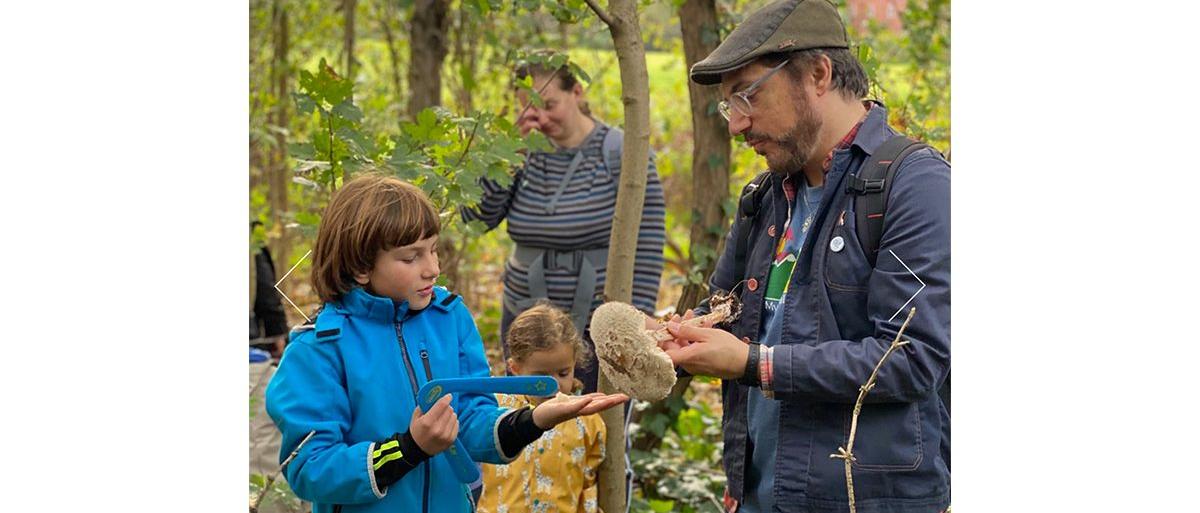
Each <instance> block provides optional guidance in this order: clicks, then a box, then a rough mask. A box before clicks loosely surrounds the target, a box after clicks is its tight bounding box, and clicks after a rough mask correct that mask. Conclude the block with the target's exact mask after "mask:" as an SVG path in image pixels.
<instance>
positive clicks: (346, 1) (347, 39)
mask: <svg viewBox="0 0 1200 513" xmlns="http://www.w3.org/2000/svg"><path fill="white" fill-rule="evenodd" d="M357 3H358V2H357V0H343V1H342V15H343V16H344V17H345V24H344V26H343V29H344V30H343V32H342V49H343V50H345V51H346V78H347V79H349V80H351V81H353V80H354V9H355V6H356V5H357Z"/></svg>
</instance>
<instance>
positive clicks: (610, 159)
mask: <svg viewBox="0 0 1200 513" xmlns="http://www.w3.org/2000/svg"><path fill="white" fill-rule="evenodd" d="M624 144H625V132H623V131H621V129H620V128H617V127H615V126H609V127H608V133H607V134H604V143H603V144H602V145H601V149H600V151H601V152H603V154H604V165H605V167H607V168H608V172H609V173H611V174H614V175H616V174H620V172H621V148H622V147H623V146H624Z"/></svg>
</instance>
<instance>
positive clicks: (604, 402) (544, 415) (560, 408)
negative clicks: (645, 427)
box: [533, 392, 629, 429]
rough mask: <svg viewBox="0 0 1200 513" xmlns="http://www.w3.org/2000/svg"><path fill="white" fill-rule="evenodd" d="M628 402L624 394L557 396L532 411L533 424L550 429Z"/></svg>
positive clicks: (598, 393) (627, 397) (597, 393)
mask: <svg viewBox="0 0 1200 513" xmlns="http://www.w3.org/2000/svg"><path fill="white" fill-rule="evenodd" d="M628 400H629V396H627V395H625V394H611V395H608V394H602V393H600V392H595V393H591V394H587V395H578V396H576V395H563V394H559V395H558V396H557V397H555V398H553V399H549V400H547V401H546V402H544V403H542V404H539V405H537V407H536V408H534V409H533V423H534V424H536V425H537V427H539V428H542V429H550V428H552V427H554V426H557V425H558V424H559V423H561V422H565V421H568V420H571V419H573V418H575V417H581V416H584V415H591V414H593V413H599V412H602V411H604V410H607V409H609V408H611V407H613V406H616V405H618V404H621V403H624V402H625V401H628Z"/></svg>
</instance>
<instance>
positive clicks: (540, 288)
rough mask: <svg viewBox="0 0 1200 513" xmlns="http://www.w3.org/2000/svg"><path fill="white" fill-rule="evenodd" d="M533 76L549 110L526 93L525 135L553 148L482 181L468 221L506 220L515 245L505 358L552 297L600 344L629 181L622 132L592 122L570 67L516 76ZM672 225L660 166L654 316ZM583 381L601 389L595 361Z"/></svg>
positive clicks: (646, 226) (645, 221)
mask: <svg viewBox="0 0 1200 513" xmlns="http://www.w3.org/2000/svg"><path fill="white" fill-rule="evenodd" d="M527 76H532V77H533V87H534V88H535V90H537V91H539V95H540V96H541V98H542V106H541V107H538V106H535V105H533V104H531V103H530V101H529V98H528V96H527V95H526V94H525V92H524V91H518V92H517V100H518V102H519V105H520V106H521V110H520V111H518V115H519V117H518V119H517V124H518V126H519V127H520V129H521V132H522V133H523V134H526V133H528V132H529V131H530V130H538V131H540V132H542V133H543V134H545V135H546V137H547V138H548V139H549V140H550V142H551V143H552V144H553V146H554V149H553V150H552V151H548V152H536V153H532V154H530V155H529V156H528V158H527V159H526V161H525V166H524V167H522V168H520V169H518V170H517V171H516V174H515V176H514V177H513V181H512V184H510V185H509V186H508V187H501V186H499V185H498V184H497V183H495V182H493V181H490V180H483V181H482V183H481V185H482V187H483V198H482V199H481V200H480V202H479V205H478V206H477V207H475V208H470V209H464V210H463V219H465V220H467V221H471V220H479V221H482V222H483V223H484V224H486V225H487V228H488V229H489V230H491V229H493V228H495V227H496V226H498V225H499V224H500V222H501V221H502V220H504V219H506V218H507V219H508V234H509V237H511V238H512V240H513V242H514V243H515V248H514V251H513V254H512V256H511V257H510V258H509V260H508V262H507V264H506V265H505V269H504V301H503V303H504V308H503V315H502V317H501V325H500V333H501V345H503V346H504V357H505V358H506V359H507V358H508V356H509V354H508V345H507V343H505V342H504V338H503V337H504V333H506V332H507V331H508V325H509V324H510V323H511V322H512V319H513V318H515V317H516V316H517V314H520V313H521V312H522V311H524V310H526V309H528V308H529V307H531V306H533V305H534V304H535V303H536V302H537V301H538V300H539V299H549V300H550V302H552V303H553V304H554V305H556V306H558V307H559V308H562V309H564V310H566V311H567V312H568V313H570V314H571V317H572V320H573V321H574V322H575V325H576V328H578V329H579V331H580V332H583V333H585V336H584V338H585V340H586V342H587V344H588V345H589V346H591V345H592V342H591V337H590V336H589V334H587V333H586V328H587V323H588V321H589V320H590V319H591V313H592V311H593V310H594V309H595V308H596V307H597V306H599V305H600V304H601V302H602V301H601V299H600V298H601V295H602V293H603V292H604V278H605V267H606V266H607V259H608V239H609V235H610V232H611V229H612V218H613V212H614V209H615V207H616V199H617V184H618V182H619V180H618V178H619V176H620V161H621V159H620V144H621V132H620V130H618V129H616V128H613V127H610V126H608V125H605V124H604V123H602V122H600V121H598V120H596V119H595V118H593V117H592V116H591V114H590V112H589V111H588V110H587V104H586V102H585V101H584V96H583V87H582V86H581V85H580V84H579V82H578V80H577V79H576V77H575V76H574V75H573V74H572V73H571V72H570V71H569V69H568V67H567V66H566V65H563V66H562V67H560V68H558V69H551V68H548V67H545V66H540V65H537V64H529V65H523V66H520V67H518V68H517V70H516V78H517V79H518V80H523V79H524V78H525V77H527ZM665 217H666V207H665V203H664V200H663V191H662V184H661V183H660V182H659V180H658V172H657V170H656V169H655V166H654V160H653V158H651V160H650V162H649V168H648V175H647V177H646V199H645V203H644V205H643V209H642V222H641V225H640V228H639V232H638V244H637V255H636V260H635V263H634V279H633V304H634V306H636V307H638V309H640V310H642V311H644V312H646V313H648V314H653V312H654V309H655V301H656V300H657V297H658V285H659V280H660V279H661V277H662V269H663V256H662V249H663V244H664V241H665V228H664V223H665ZM576 376H577V377H578V378H579V379H580V381H582V382H583V384H584V392H585V393H589V392H593V391H595V390H596V378H597V374H596V363H595V360H594V359H593V360H592V361H591V363H590V364H589V365H588V366H587V368H579V369H576Z"/></svg>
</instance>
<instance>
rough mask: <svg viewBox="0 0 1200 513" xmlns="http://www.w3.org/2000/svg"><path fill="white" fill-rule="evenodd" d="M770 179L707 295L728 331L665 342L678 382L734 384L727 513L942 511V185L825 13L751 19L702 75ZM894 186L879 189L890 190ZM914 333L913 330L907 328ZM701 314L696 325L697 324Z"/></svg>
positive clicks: (684, 330)
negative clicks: (720, 305)
mask: <svg viewBox="0 0 1200 513" xmlns="http://www.w3.org/2000/svg"><path fill="white" fill-rule="evenodd" d="M691 78H692V80H694V81H696V82H698V83H700V84H711V85H719V86H720V90H721V95H722V96H723V97H724V98H725V100H724V101H722V102H721V104H720V106H719V107H720V109H719V110H720V112H721V114H722V115H723V116H725V118H726V119H727V120H728V121H729V132H730V133H731V134H734V135H742V136H744V137H745V141H746V143H747V144H749V145H750V146H752V147H753V148H754V150H755V152H757V153H758V154H759V155H762V156H763V158H764V159H765V160H766V164H767V166H768V168H769V172H766V173H763V174H762V175H760V176H759V177H758V178H756V179H755V180H754V181H753V182H752V183H751V184H749V185H747V187H746V188H745V189H744V190H743V193H742V196H741V201H740V206H739V211H738V214H737V216H736V217H735V220H734V223H733V226H732V227H731V229H730V232H729V234H728V236H727V238H726V243H725V249H724V253H723V254H722V255H721V257H720V259H719V260H718V263H717V268H716V270H715V272H714V273H713V276H712V278H711V280H710V282H709V284H710V287H711V288H712V289H713V292H714V293H715V292H733V293H737V294H738V295H739V296H740V298H741V301H742V314H741V315H740V317H739V318H738V319H737V320H736V321H735V322H734V323H733V325H732V327H731V328H730V330H729V331H725V330H721V329H714V328H703V327H689V326H681V325H679V324H678V323H676V322H672V323H669V329H670V330H671V331H672V333H674V334H675V336H676V339H675V340H674V341H671V342H667V343H664V344H663V348H664V349H666V350H667V352H668V354H669V355H670V356H671V358H672V360H674V362H675V363H676V365H678V366H680V367H682V368H683V369H685V370H687V371H689V372H692V373H695V374H704V375H710V376H717V377H720V378H722V379H723V381H722V395H723V404H724V418H723V419H722V422H723V425H724V426H723V427H724V437H725V447H724V451H725V453H724V467H725V473H726V476H727V477H728V485H727V486H728V487H727V493H726V500H725V502H726V506H727V507H728V508H729V509H730V510H731V511H732V510H736V511H739V512H751V513H758V512H764V513H766V512H816V513H826V512H842V511H848V510H849V506H848V499H849V497H848V492H847V489H846V474H845V467H844V465H845V463H844V460H842V459H838V458H831V455H833V454H837V453H839V448H840V447H845V446H846V445H847V437H848V435H849V433H850V426H851V414H852V410H853V406H854V403H855V400H856V399H857V397H858V394H859V389H860V387H862V386H863V385H864V384H865V383H867V380H868V379H869V377H870V376H871V373H872V370H873V369H874V368H875V366H876V364H878V363H879V361H880V359H881V357H882V356H883V355H884V353H885V352H886V351H887V350H888V348H889V346H891V344H892V341H893V339H895V338H896V336H897V334H898V333H899V332H900V331H901V327H902V326H904V328H903V336H902V339H901V340H905V341H908V343H907V344H904V345H902V346H900V347H899V348H898V349H896V350H895V351H894V352H892V353H891V355H890V356H888V357H887V359H886V360H884V363H883V364H882V366H881V367H880V368H879V372H878V376H877V378H876V379H877V380H876V382H875V385H874V387H873V388H871V389H870V390H869V393H868V394H867V396H866V401H865V404H864V405H863V408H862V411H861V414H860V416H859V417H858V423H857V428H856V435H855V439H854V445H853V450H852V452H853V458H852V461H853V467H852V475H853V483H854V494H855V497H854V499H855V501H854V502H855V506H856V509H857V511H859V512H861V513H874V512H896V513H910V512H911V513H917V512H922V513H924V512H939V511H944V510H945V509H946V508H947V507H948V506H949V504H950V437H949V434H950V413H949V407H950V404H949V394H948V392H949V375H950V165H949V164H948V163H947V162H946V161H945V160H944V159H943V158H942V157H941V155H939V154H938V153H937V152H936V151H934V150H932V149H931V148H929V147H927V146H925V145H922V144H917V143H914V142H912V141H910V140H907V139H906V138H903V137H897V132H896V131H895V130H893V129H892V128H890V127H889V126H888V125H887V110H886V108H885V107H884V106H883V105H882V104H880V103H878V102H875V101H867V100H864V98H865V97H866V95H867V78H866V75H865V73H864V72H863V69H862V66H861V64H860V63H859V62H858V60H857V59H856V58H855V57H854V54H853V53H852V52H851V51H850V42H849V39H848V37H847V35H846V28H845V25H844V24H843V22H842V19H841V17H840V16H839V15H838V12H837V9H836V8H835V7H834V6H833V5H832V4H830V3H829V1H828V0H781V1H777V2H774V3H772V4H770V5H768V6H766V7H764V8H763V9H761V10H759V11H757V12H755V13H753V14H751V15H750V16H749V17H747V18H746V20H745V21H744V22H743V23H742V24H741V25H739V26H738V27H737V28H736V29H735V30H734V31H733V32H732V33H731V34H729V37H728V38H726V39H725V41H724V42H722V43H721V45H720V46H719V47H717V49H716V50H714V51H713V52H712V54H711V55H709V56H708V57H707V58H705V59H704V60H702V61H700V62H698V63H696V65H695V66H693V67H692V69H691ZM884 170H887V171H886V172H884ZM913 307H915V308H916V313H915V315H914V316H913V317H912V318H911V320H910V321H909V322H908V324H907V325H906V326H905V325H904V323H905V319H906V318H907V317H908V313H909V310H910V309H911V308H913ZM706 308H707V307H706V306H701V307H700V308H698V309H697V310H696V312H695V313H697V314H699V313H704V312H705V310H706Z"/></svg>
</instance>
